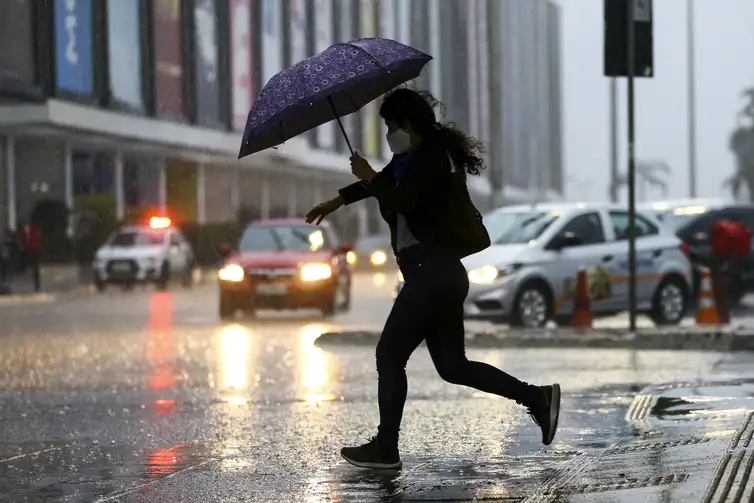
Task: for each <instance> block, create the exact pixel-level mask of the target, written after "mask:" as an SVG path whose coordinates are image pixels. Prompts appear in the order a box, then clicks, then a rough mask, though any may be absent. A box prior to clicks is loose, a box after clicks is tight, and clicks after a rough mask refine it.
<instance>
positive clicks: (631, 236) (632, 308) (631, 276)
mask: <svg viewBox="0 0 754 503" xmlns="http://www.w3.org/2000/svg"><path fill="white" fill-rule="evenodd" d="M635 1H636V0H629V1H628V2H627V3H628V58H627V59H628V79H627V84H628V173H627V178H628V228H629V231H630V232H629V233H628V312H629V330H630V331H631V332H636V232H635V229H636V214H635V212H636V159H635V156H634V128H635V124H634V67H635V63H634V61H635V56H636V55H635V50H634V49H635V48H634V43H635V40H634V39H635V38H636V37H635V36H634V35H635V33H634V12H635V5H634V2H635Z"/></svg>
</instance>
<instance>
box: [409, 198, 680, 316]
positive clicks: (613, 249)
mask: <svg viewBox="0 0 754 503" xmlns="http://www.w3.org/2000/svg"><path fill="white" fill-rule="evenodd" d="M484 223H485V226H486V227H487V230H488V231H489V233H490V237H491V238H492V245H491V246H490V247H489V248H487V249H486V250H484V251H482V252H479V253H477V254H475V255H471V256H469V257H466V258H465V259H464V260H463V263H464V266H465V267H466V270H467V271H468V276H469V283H470V285H469V293H468V296H467V297H466V302H465V305H464V312H465V317H466V318H468V319H480V320H489V321H500V322H507V323H511V324H512V325H514V326H524V327H532V328H535V327H541V326H544V325H545V323H547V321H548V320H549V319H554V320H555V321H557V322H558V323H559V324H567V323H568V320H569V318H570V314H571V312H572V310H573V305H572V304H573V302H572V301H573V290H574V285H575V277H576V274H577V272H578V271H579V270H580V269H585V270H586V273H587V276H588V283H589V295H590V297H591V299H592V300H591V309H592V312H593V313H594V315H595V316H610V315H613V314H616V313H619V312H621V311H625V310H626V309H627V307H628V241H627V237H628V212H627V211H626V209H625V208H624V207H621V206H618V205H611V204H583V203H562V204H536V205H521V206H508V207H504V208H500V209H498V210H495V211H493V212H491V213H489V214H487V215H485V218H484ZM636 228H637V233H636V237H637V239H636V249H637V260H636V265H637V301H638V309H639V311H641V312H642V313H645V314H647V315H649V317H650V318H651V319H652V320H653V321H654V322H655V323H656V324H657V325H675V324H677V323H679V322H680V321H681V319H682V318H683V316H684V315H685V314H686V310H687V308H688V303H689V298H690V296H691V293H692V285H691V263H690V262H689V258H688V255H687V254H688V249H687V247H686V246H685V245H684V244H683V243H682V242H681V241H680V240H679V239H678V238H677V237H676V236H675V235H673V234H672V233H671V232H669V231H668V230H667V229H663V228H662V227H661V226H660V224H659V222H658V221H657V220H656V219H654V218H653V216H652V215H651V214H648V213H645V212H638V211H637V213H636ZM402 287H403V277H402V276H401V275H400V274H398V277H397V284H396V288H395V290H394V292H395V293H394V297H395V296H396V295H397V293H398V292H399V291H400V289H401V288H402Z"/></svg>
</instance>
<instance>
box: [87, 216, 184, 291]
mask: <svg viewBox="0 0 754 503" xmlns="http://www.w3.org/2000/svg"><path fill="white" fill-rule="evenodd" d="M194 267H195V257H194V252H193V251H192V249H191V246H190V245H189V244H188V242H187V241H186V239H185V238H184V237H183V235H182V234H181V232H180V230H178V229H176V228H175V227H173V226H172V225H171V222H170V219H169V218H167V217H152V218H151V219H150V220H149V223H148V224H147V225H127V226H124V227H121V228H120V229H118V230H117V231H115V232H114V233H113V234H112V235H110V237H109V238H108V239H107V241H105V243H104V244H103V245H102V246H101V247H100V249H99V250H97V253H96V255H95V258H94V263H93V264H92V269H93V272H94V284H95V286H96V287H97V290H98V291H103V290H104V289H105V288H106V287H107V285H108V284H118V285H121V286H123V287H124V288H130V287H132V286H133V285H134V284H136V283H153V284H155V285H156V286H157V287H158V288H160V289H165V288H167V286H168V283H169V282H170V281H171V280H173V279H178V280H179V281H180V282H181V284H183V286H186V287H188V286H191V281H192V278H193V272H194Z"/></svg>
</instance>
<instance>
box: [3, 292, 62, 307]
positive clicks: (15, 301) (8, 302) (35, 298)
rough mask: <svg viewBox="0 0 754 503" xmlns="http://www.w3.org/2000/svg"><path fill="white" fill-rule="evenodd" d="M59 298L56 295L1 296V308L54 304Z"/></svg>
mask: <svg viewBox="0 0 754 503" xmlns="http://www.w3.org/2000/svg"><path fill="white" fill-rule="evenodd" d="M57 298H58V296H57V295H56V294H55V293H27V294H11V295H3V296H0V307H3V306H17V305H19V304H29V303H34V304H42V303H47V302H53V301H55V300H56V299H57Z"/></svg>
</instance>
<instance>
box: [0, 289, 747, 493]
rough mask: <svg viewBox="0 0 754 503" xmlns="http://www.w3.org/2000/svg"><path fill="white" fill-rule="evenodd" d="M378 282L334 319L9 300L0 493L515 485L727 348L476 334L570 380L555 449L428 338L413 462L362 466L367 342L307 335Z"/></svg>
mask: <svg viewBox="0 0 754 503" xmlns="http://www.w3.org/2000/svg"><path fill="white" fill-rule="evenodd" d="M377 283H379V281H377V280H374V283H369V285H367V286H368V288H367V290H368V292H367V293H364V294H360V297H358V296H357V298H356V299H355V300H354V302H355V304H354V311H353V312H352V313H350V314H349V315H346V316H342V317H338V318H335V319H334V320H331V321H325V320H321V319H318V318H316V317H312V316H309V315H306V314H304V315H290V316H272V317H270V318H269V319H261V320H254V321H244V322H239V323H232V324H221V323H219V322H217V321H214V322H212V323H208V322H207V323H205V322H202V323H198V322H195V320H197V319H205V320H216V316H215V313H214V307H215V297H214V296H213V294H214V291H213V290H211V289H197V290H196V291H193V292H186V291H175V292H158V293H153V292H133V293H132V294H122V293H119V292H115V293H113V294H108V295H105V296H102V297H98V296H95V297H83V296H82V297H71V298H70V299H67V300H65V302H64V304H62V305H61V306H57V305H54V304H53V306H54V307H53V308H52V309H51V310H50V311H47V310H45V308H43V307H42V306H41V305H39V304H30V305H28V306H23V308H20V309H17V310H14V311H13V312H12V313H11V312H10V311H8V313H7V316H8V318H7V319H8V324H7V325H6V326H7V327H8V330H4V332H3V334H2V342H3V345H2V347H1V348H0V501H2V502H5V501H8V502H16V501H24V500H28V501H82V502H83V501H160V502H170V501H201V502H210V501H254V502H268V501H269V502H273V501H284V502H290V501H305V502H321V501H343V502H345V501H357V502H358V501H364V502H374V501H417V500H435V501H438V500H442V499H443V498H444V499H445V500H448V499H451V500H452V499H453V498H456V500H470V499H471V498H477V499H481V500H484V499H486V500H499V501H506V500H508V501H521V500H522V499H523V498H525V497H526V496H527V495H528V494H529V493H530V492H531V490H532V488H534V487H539V486H541V485H542V484H543V483H544V481H546V480H548V479H549V478H550V477H551V476H552V475H553V474H556V473H558V471H559V470H560V469H561V468H562V467H563V466H565V465H567V464H568V463H569V462H573V461H574V460H579V459H580V458H583V457H585V456H588V455H590V453H595V452H601V451H603V450H604V449H607V448H608V447H610V446H611V445H613V444H615V442H617V441H618V440H619V439H621V438H630V437H632V436H634V435H635V434H636V427H635V426H634V425H631V424H629V423H627V422H626V421H625V419H624V417H625V414H626V410H627V409H628V407H629V405H630V404H631V403H632V401H633V399H634V395H635V394H636V392H637V391H638V390H640V389H641V388H643V387H644V386H645V385H646V384H649V383H654V382H661V381H670V380H674V379H678V378H694V377H705V376H706V375H707V374H708V373H709V372H710V371H711V369H713V367H714V366H716V365H718V364H719V362H720V361H721V356H720V355H715V354H710V353H683V354H682V355H677V354H674V353H672V352H643V353H636V352H630V351H610V350H588V351H587V350H522V349H517V350H505V351H500V350H472V351H469V356H470V357H472V358H475V359H479V360H483V361H486V362H488V363H491V364H494V365H497V366H500V367H502V368H504V369H506V370H507V371H509V372H511V373H513V374H514V375H517V376H519V377H521V378H523V379H526V380H528V381H530V382H533V383H537V384H539V383H544V382H551V381H555V380H557V381H559V382H561V384H562V386H563V389H564V391H565V395H564V411H563V414H562V416H561V430H560V433H559V435H558V437H557V439H556V442H555V444H554V445H553V446H551V447H549V448H544V447H543V446H542V445H541V443H540V438H539V434H538V431H537V430H536V428H535V427H534V426H533V424H532V423H531V421H530V419H529V418H528V416H527V415H526V414H525V411H524V410H522V409H521V408H520V407H518V406H517V405H516V404H514V403H511V402H508V401H506V400H502V399H499V398H496V397H492V396H489V395H485V394H483V393H478V392H475V391H473V390H469V389H465V388H460V387H455V386H452V385H449V384H447V383H444V382H443V381H442V380H440V379H439V377H437V375H436V372H435V370H434V368H433V367H432V364H431V360H430V359H429V357H428V355H427V353H426V349H425V348H420V349H419V350H418V351H417V354H416V356H415V358H414V359H412V360H411V362H410V363H409V365H408V370H407V371H408V375H409V401H408V403H407V406H406V411H405V422H404V430H403V437H402V445H401V448H402V456H403V459H404V463H405V468H404V469H403V470H402V471H401V472H398V473H375V472H370V471H360V470H356V469H352V468H351V467H349V466H346V465H345V464H343V463H342V461H341V460H340V459H339V455H338V451H339V448H340V446H342V445H344V444H351V443H353V442H357V441H361V440H365V439H366V438H367V437H368V436H370V435H371V434H373V433H374V429H375V426H376V417H377V406H376V372H375V369H374V355H373V350H372V349H371V348H367V347H345V346H344V347H334V348H328V349H327V350H324V349H321V348H319V347H316V346H315V345H314V340H315V339H316V338H317V336H319V335H320V334H321V333H322V332H324V331H327V330H332V329H334V328H338V327H339V326H343V325H344V324H349V323H353V322H354V320H355V321H358V320H359V319H360V318H364V319H367V320H369V319H370V318H369V317H370V316H374V314H373V311H374V305H375V303H376V302H377V300H375V298H374V293H369V292H374V290H375V289H376V288H377V286H376V285H377ZM388 283H389V282H388ZM384 288H385V289H387V290H389V285H388V286H385V287H384ZM208 299H209V300H208ZM3 316H6V312H3ZM30 319H33V320H35V322H34V323H31V322H30V321H29V320H30ZM4 323H5V319H4ZM687 395H688V390H686V392H684V394H683V395H679V396H678V398H677V399H675V398H673V397H672V396H671V395H668V396H670V398H664V400H665V401H662V402H660V401H658V402H657V406H656V408H657V407H659V408H657V410H658V411H663V412H662V418H663V419H666V418H667V417H669V416H673V415H681V411H682V410H683V409H684V407H687V406H688V404H689V403H691V404H692V405H694V406H695V407H696V406H697V405H699V404H701V402H702V398H701V397H700V398H699V400H698V402H694V401H693V399H691V398H689V397H688V396H687ZM726 396H727V395H726ZM706 399H707V400H709V398H706ZM673 400H676V401H673ZM701 408H703V407H701V406H699V407H696V409H695V410H696V411H697V412H695V413H697V414H699V413H701V412H699V410H701ZM658 417H659V416H658ZM733 428H734V429H735V426H734V427H733ZM653 462H654V461H653ZM653 473H654V472H653ZM593 501H599V500H593Z"/></svg>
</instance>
